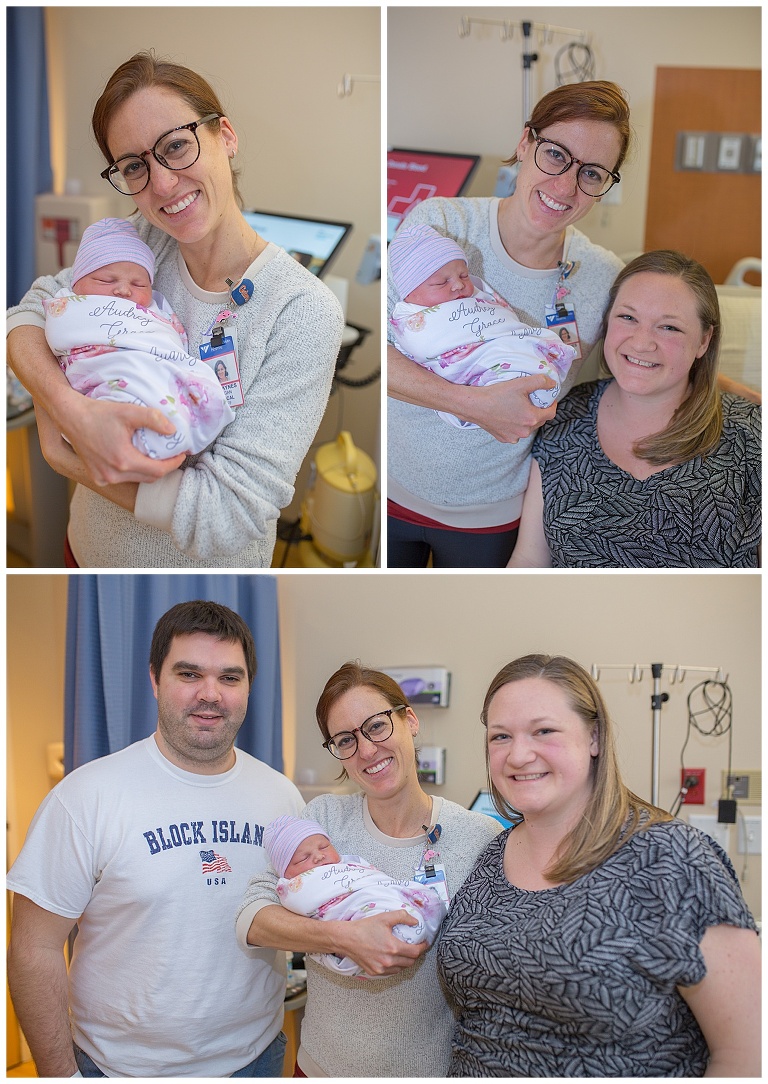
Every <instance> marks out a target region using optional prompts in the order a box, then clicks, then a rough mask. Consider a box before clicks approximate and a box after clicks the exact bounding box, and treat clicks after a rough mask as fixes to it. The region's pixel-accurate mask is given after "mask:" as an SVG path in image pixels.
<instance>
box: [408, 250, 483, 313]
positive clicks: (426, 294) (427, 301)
mask: <svg viewBox="0 0 768 1084" xmlns="http://www.w3.org/2000/svg"><path fill="white" fill-rule="evenodd" d="M474 292H475V288H474V286H473V285H472V283H471V282H470V280H469V268H468V267H467V263H466V260H451V262H450V263H446V264H443V266H442V267H441V268H439V270H437V271H435V273H434V275H430V276H429V278H428V279H426V280H425V281H424V282H422V284H421V286H417V287H416V289H415V290H411V292H410V293H409V294H408V296H407V297H406V298H404V299H403V300H405V301H407V302H408V303H409V304H411V305H423V306H424V308H430V307H431V306H432V305H442V303H443V302H444V301H455V300H456V298H459V297H472V294H473V293H474Z"/></svg>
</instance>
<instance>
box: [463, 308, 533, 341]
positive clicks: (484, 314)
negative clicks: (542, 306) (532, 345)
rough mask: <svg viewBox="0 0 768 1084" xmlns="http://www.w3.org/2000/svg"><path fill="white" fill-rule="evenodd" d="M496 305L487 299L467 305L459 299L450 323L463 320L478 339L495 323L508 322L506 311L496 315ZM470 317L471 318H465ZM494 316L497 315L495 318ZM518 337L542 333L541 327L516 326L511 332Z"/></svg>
mask: <svg viewBox="0 0 768 1084" xmlns="http://www.w3.org/2000/svg"><path fill="white" fill-rule="evenodd" d="M496 308H497V306H496V305H491V304H489V303H488V302H487V301H482V300H475V301H473V302H472V303H470V304H469V305H465V304H464V302H463V301H457V302H456V303H455V308H454V309H453V311H452V312H451V314H450V316H449V317H448V322H449V323H456V322H457V321H458V320H462V321H463V323H462V325H461V326H462V327H463V328H466V330H467V331H468V332H469V333H470V335H474V336H475V338H476V339H482V338H483V332H484V331H487V330H488V328H489V327H493V326H494V325H495V324H503V323H505V322H506V320H507V317H506V316H505V314H504V313H502V314H501V315H500V316H498V317H497V316H496ZM465 317H469V319H465ZM494 317H496V318H495V319H494ZM511 334H512V335H514V336H515V337H516V338H518V339H524V338H527V337H528V336H530V335H541V328H540V327H523V328H516V329H515V330H514V331H512V332H511Z"/></svg>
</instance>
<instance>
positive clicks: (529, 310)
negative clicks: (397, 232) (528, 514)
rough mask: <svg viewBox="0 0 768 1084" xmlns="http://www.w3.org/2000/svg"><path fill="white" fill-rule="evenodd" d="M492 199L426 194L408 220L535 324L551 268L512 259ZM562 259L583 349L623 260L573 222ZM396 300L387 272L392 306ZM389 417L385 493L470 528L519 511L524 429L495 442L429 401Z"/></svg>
mask: <svg viewBox="0 0 768 1084" xmlns="http://www.w3.org/2000/svg"><path fill="white" fill-rule="evenodd" d="M498 208H499V200H498V199H495V198H489V199H442V198H436V199H429V200H425V201H424V202H423V203H420V204H418V205H417V206H416V207H415V208H414V209H413V210H412V211H411V213H410V214H409V215H408V222H409V223H414V222H425V223H427V224H428V225H430V226H433V227H434V228H435V229H436V230H438V231H439V232H440V233H442V234H444V235H445V236H448V237H452V238H453V239H454V240H455V241H457V242H458V244H459V245H461V247H462V248H463V249H464V251H465V252H466V254H467V262H468V264H469V270H470V272H471V274H473V275H477V276H478V277H479V278H482V279H484V280H485V281H486V282H487V283H489V285H490V286H492V287H493V289H494V290H496V291H497V293H499V294H500V295H501V296H502V297H503V298H505V299H506V300H507V301H508V302H509V304H510V305H511V306H512V307H513V309H515V311H516V312H517V314H518V315H519V317H520V319H521V320H522V321H524V322H525V323H528V324H531V325H534V326H543V325H544V318H545V312H544V310H545V307H546V306H547V305H548V304H549V303H550V302H551V301H552V300H553V296H554V292H555V287H556V285H557V280H558V274H559V272H558V271H557V270H556V269H555V270H545V271H539V270H532V269H531V268H529V267H523V266H522V264H519V263H517V262H516V261H515V260H513V259H512V257H511V256H510V255H509V254H508V253H507V251H506V250H505V249H504V246H503V245H502V243H501V238H500V236H499V227H498ZM563 259H564V260H565V259H567V260H572V261H573V262H574V264H575V267H574V270H573V271H572V272H571V274H570V275H569V277H568V279H567V283H566V285H567V287H568V289H569V290H570V296H569V297H568V299H567V300H568V301H570V302H572V303H573V304H574V306H575V311H576V322H577V326H578V329H579V335H580V339H581V348H582V357H583V358H586V357H587V356H588V354H589V352H590V351H591V350H592V347H593V346H594V345H595V343H596V342H597V340H598V338H599V337H600V327H601V322H602V315H603V308H604V306H605V303H606V300H607V297H608V290H609V288H610V286H611V283H612V282H613V280H614V278H615V277H616V275H617V274H618V272H619V270H620V269H621V267H622V263H621V260H620V259H619V258H618V256H615V255H614V254H613V253H612V252H608V251H607V250H606V249H604V248H600V247H599V246H598V245H594V244H593V243H592V242H591V241H589V240H588V238H587V237H585V235H584V234H583V233H581V232H580V231H579V230H577V229H574V228H573V227H568V229H567V231H566V241H565V253H564V256H563ZM399 300H400V298H399V297H398V296H397V292H396V290H395V288H394V285H393V284H392V282H391V281H390V283H389V287H388V294H387V311H388V313H389V314H390V315H391V313H392V309H393V307H394V305H395V303H396V302H397V301H399ZM578 368H579V363H576V364H574V366H572V368H571V372H570V374H569V378H568V379H567V380H566V381H565V384H564V386H563V393H562V394H565V393H566V392H567V391H568V389H569V388H570V387H571V386H572V384H573V383H574V381H575V378H576V376H577V374H578ZM387 420H388V442H387V471H388V477H389V490H388V492H389V496H390V497H391V498H392V499H393V500H395V501H397V502H398V503H400V504H403V505H404V506H405V507H407V508H411V509H413V510H414V511H416V512H421V513H422V514H423V515H426V516H430V517H431V518H433V519H436V520H438V521H439V522H441V523H445V524H448V525H450V526H455V527H466V528H470V529H471V528H472V527H480V526H492V525H498V524H502V523H511V522H512V521H513V520H515V519H516V518H517V517H518V516H519V514H520V510H521V507H522V496H523V493H524V492H525V488H526V486H527V484H528V474H529V470H530V451H531V444H532V442H533V438H532V437H531V438H529V439H526V440H520V441H518V443H517V444H502V443H500V442H499V441H497V440H495V439H494V438H493V437H492V436H491V435H490V434H489V433H486V432H485V430H483V429H458V428H456V427H454V426H450V425H446V423H445V422H444V421H443V420H442V419H441V418H439V417H438V415H437V413H436V412H435V411H434V410H431V409H429V408H427V407H420V406H414V405H413V404H412V403H404V402H401V401H399V400H397V399H388V400H387Z"/></svg>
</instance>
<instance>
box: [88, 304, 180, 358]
mask: <svg viewBox="0 0 768 1084" xmlns="http://www.w3.org/2000/svg"><path fill="white" fill-rule="evenodd" d="M88 315H89V316H93V317H95V318H96V319H97V320H100V319H101V318H102V317H104V316H106V317H109V318H110V319H108V320H107V321H105V322H103V323H101V324H99V327H100V328H101V329H102V330H103V331H104V333H105V336H106V338H107V339H109V340H112V341H114V340H115V339H117V338H118V336H120V335H135V334H137V333H139V332H141V331H144V330H145V329H146V328H148V327H149V328H151V329H157V330H160V329H161V328H162V329H163V330H166V327H165V325H166V324H167V323H168V321H166V320H162V319H160V318H159V317H158V316H157V315H156V314H155V313H153V312H149V311H148V310H147V309H143V308H142V307H141V306H140V305H136V304H133V303H131V304H129V305H128V306H127V307H124V308H121V307H120V303H119V302H118V301H108V302H107V303H106V305H97V306H96V308H95V309H91V311H90V312H89V313H88ZM169 333H170V331H169ZM174 334H175V333H174ZM122 345H123V346H130V345H131V344H130V342H127V343H123V344H122ZM149 353H150V354H151V355H152V356H153V357H156V358H160V359H162V360H163V361H171V362H175V363H177V364H185V365H187V366H188V367H189V368H190V369H192V368H194V367H195V365H197V361H196V360H195V358H193V357H192V356H191V355H190V354H188V353H187V352H186V350H162V349H160V348H159V347H158V346H157V345H155V344H153V345H152V348H151V349H150V351H149Z"/></svg>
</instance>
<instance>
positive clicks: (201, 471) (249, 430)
mask: <svg viewBox="0 0 768 1084" xmlns="http://www.w3.org/2000/svg"><path fill="white" fill-rule="evenodd" d="M132 221H134V223H135V225H136V227H137V229H138V232H139V234H140V236H141V238H142V240H144V241H146V243H147V244H148V245H149V246H150V248H151V249H152V251H153V252H154V253H155V260H156V264H155V280H154V286H155V289H156V290H159V291H160V293H162V294H164V295H165V297H166V298H167V299H168V301H169V302H170V304H171V306H172V307H173V309H174V310H175V312H176V314H177V315H178V317H179V318H180V320H181V322H182V323H183V324H184V327H185V328H186V331H187V335H188V337H189V348H190V353H192V354H193V355H195V356H197V351H198V347H199V345H200V342H201V341H202V340H203V339H204V338H206V337H207V333H208V332H209V330H210V328H211V326H212V324H213V321H214V320H215V318H216V316H217V315H218V313H219V312H220V311H221V309H222V308H223V307H225V305H226V303H227V295H226V294H223V293H209V292H206V291H204V290H201V289H200V288H199V286H197V285H196V284H195V283H194V282H193V281H192V279H191V277H190V275H189V272H188V270H187V267H186V264H185V263H184V261H183V259H182V257H181V254H180V252H179V249H178V246H177V244H176V242H175V241H174V240H173V239H172V238H171V237H169V236H168V235H167V234H165V233H163V232H162V231H161V230H159V229H157V228H155V227H151V226H150V225H149V224H148V223H147V222H146V221H145V220H144V219H143V218H140V217H138V216H135V217H134V219H133V220H132ZM247 275H248V278H250V279H251V280H252V281H253V284H254V293H253V297H252V298H251V300H250V301H249V302H248V303H247V304H246V305H244V306H242V308H240V309H238V310H237V313H238V316H237V322H236V330H237V341H238V350H239V353H238V361H239V365H240V373H241V379H242V384H243V395H244V398H245V402H244V404H243V406H241V407H238V408H237V410H236V412H235V414H236V416H235V420H234V421H233V422H231V423H230V424H229V425H228V426H226V428H225V429H224V431H223V432H222V433H221V434H220V435H219V436H218V437H217V438H216V440H215V441H214V443H213V444H212V445H211V446H210V448H208V449H206V450H205V451H204V452H202V453H201V454H200V455H197V456H191V457H190V458H188V459H187V460H186V461H185V463H184V464H183V466H182V467H181V468H180V469H179V470H176V471H173V472H172V473H171V474H169V475H166V477H165V478H162V479H160V480H159V481H157V482H153V483H152V484H142V485H140V486H139V491H138V497H137V500H136V508H135V513H134V515H131V514H130V513H129V512H126V511H124V510H123V509H122V508H119V507H118V506H117V505H116V504H113V503H112V502H111V501H109V500H107V499H106V498H104V497H101V496H100V495H99V494H98V493H94V492H93V491H92V490H90V489H87V488H85V487H84V486H78V487H77V488H76V490H75V495H74V497H73V500H72V504H71V507H70V521H69V530H68V534H69V540H70V544H71V546H72V550H73V552H74V554H75V557H76V559H77V561H78V563H79V564H80V565H82V566H83V567H88V568H200V567H205V568H219V567H233V568H265V567H268V566H269V564H270V562H271V558H272V550H273V547H274V541H275V530H276V523H277V517H278V515H279V512H280V509H281V508H284V507H285V506H286V505H288V504H289V503H290V502H291V500H292V498H293V492H294V489H293V484H294V481H295V479H296V474H297V472H298V469H299V467H300V466H301V463H302V460H303V459H304V456H305V455H306V453H307V451H308V449H309V447H310V445H311V443H312V440H313V438H314V436H315V433H316V432H317V429H318V426H319V425H320V422H321V420H322V417H323V412H324V410H325V405H326V402H327V400H328V393H329V390H330V385H331V378H332V376H333V370H334V365H335V362H336V357H337V355H338V350H339V345H340V342H341V333H342V330H343V326H344V320H343V316H342V312H341V307H340V306H339V304H338V302H337V301H336V298H335V297H334V295H333V294H332V293H331V291H330V290H329V289H328V288H327V287H326V286H325V285H324V284H323V283H322V282H319V281H318V280H317V279H316V278H315V277H314V276H313V275H312V274H311V273H310V272H309V271H307V270H306V268H304V267H302V266H301V265H300V264H299V263H297V261H296V260H294V259H292V258H291V257H290V256H289V255H288V254H287V253H286V252H284V251H283V250H282V249H279V248H277V247H276V246H275V245H273V244H269V245H268V246H267V248H266V249H265V251H264V252H262V253H261V255H260V256H259V257H258V258H257V259H256V260H255V261H254V263H253V264H252V265H251V267H250V268H249V269H248V272H247ZM70 285H71V283H70V271H69V270H68V269H67V270H65V271H62V272H60V273H59V274H58V275H57V276H55V277H50V276H47V277H44V278H41V279H38V280H37V281H36V282H35V283H34V284H33V286H32V288H31V289H30V291H29V292H28V293H27V294H26V295H25V297H24V298H23V299H22V301H21V303H20V304H19V305H17V306H16V307H15V308H13V309H10V310H9V320H8V330H9V331H10V330H11V329H12V328H13V327H17V326H20V325H22V324H33V325H35V326H38V327H44V317H43V309H42V301H43V298H45V297H49V296H52V295H53V294H54V293H55V292H56V291H57V290H58V289H60V288H61V287H64V286H65V287H69V286H70Z"/></svg>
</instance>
